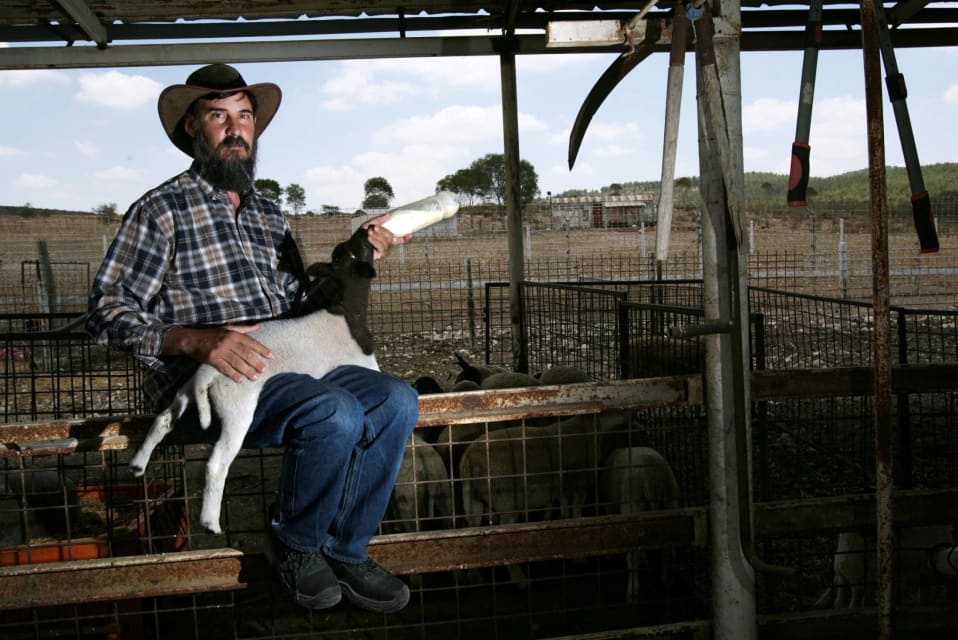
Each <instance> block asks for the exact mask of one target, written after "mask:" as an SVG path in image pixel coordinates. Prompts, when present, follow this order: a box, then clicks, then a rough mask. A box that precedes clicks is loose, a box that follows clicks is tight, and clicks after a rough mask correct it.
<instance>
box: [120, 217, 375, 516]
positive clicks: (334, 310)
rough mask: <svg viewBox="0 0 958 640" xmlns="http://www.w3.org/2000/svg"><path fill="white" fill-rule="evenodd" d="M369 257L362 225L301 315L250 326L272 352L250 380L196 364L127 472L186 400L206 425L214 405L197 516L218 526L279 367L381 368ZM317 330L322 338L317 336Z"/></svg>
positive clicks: (337, 253)
mask: <svg viewBox="0 0 958 640" xmlns="http://www.w3.org/2000/svg"><path fill="white" fill-rule="evenodd" d="M372 260H373V249H372V245H371V244H370V243H369V241H368V240H367V238H366V229H365V228H361V229H359V230H358V231H357V232H356V233H355V234H353V236H352V237H351V238H350V239H349V240H348V241H346V242H343V243H341V244H339V245H337V247H336V248H335V249H334V250H333V259H332V264H331V265H330V266H329V267H328V269H327V271H328V274H327V275H326V276H325V277H320V278H317V279H316V281H315V282H314V283H312V285H311V288H312V289H313V290H314V291H318V292H320V293H322V295H316V296H312V295H311V293H308V294H307V295H306V296H305V297H304V298H303V300H304V301H305V306H304V307H303V310H304V311H309V312H308V313H307V315H304V316H301V317H298V318H287V319H282V320H272V321H269V322H264V323H262V326H261V327H260V329H259V330H258V331H257V332H256V339H257V340H259V341H260V342H262V343H263V344H264V345H265V346H266V347H268V348H269V349H270V350H271V351H272V352H273V359H272V361H271V362H270V366H269V367H268V368H267V370H266V371H265V372H263V373H262V374H261V375H260V376H259V378H257V379H256V380H245V381H243V382H241V383H238V382H234V381H232V380H230V379H229V378H227V377H226V376H224V375H222V374H221V373H219V372H218V371H217V370H216V369H215V368H214V367H212V366H210V365H207V364H204V365H200V367H199V368H198V369H197V370H196V373H194V374H193V377H192V378H191V379H190V380H189V381H188V382H187V383H186V384H184V385H183V387H182V388H181V389H180V391H179V392H178V393H177V394H176V396H175V397H174V399H173V402H172V403H171V404H170V406H169V407H168V408H167V409H165V410H164V411H162V412H160V413H159V414H158V415H157V416H156V418H155V419H154V420H153V423H152V425H151V426H150V429H149V431H148V432H147V435H146V438H145V439H144V440H143V444H142V445H141V446H140V448H139V449H138V450H137V451H136V453H135V454H134V455H133V457H132V458H131V459H130V462H129V469H130V471H131V472H132V473H133V475H134V476H137V477H139V476H142V475H143V474H144V473H145V471H146V467H147V464H148V463H149V460H150V455H151V454H152V452H153V449H154V448H156V446H157V445H158V444H159V443H160V442H161V441H162V440H163V438H164V437H165V436H166V435H167V434H168V433H169V432H170V431H171V430H172V429H173V427H174V426H175V425H176V421H177V420H178V419H179V418H180V417H181V416H182V415H183V412H184V411H185V410H186V408H187V407H188V406H189V404H190V402H194V403H196V407H197V410H198V412H199V416H200V424H201V425H202V426H203V428H204V429H205V428H208V427H209V425H210V422H211V413H210V410H211V405H212V408H214V409H215V410H216V413H217V415H218V416H219V418H220V421H221V423H222V435H221V436H220V438H219V440H218V441H217V442H216V443H215V444H214V446H213V450H212V452H211V454H210V458H209V460H208V461H207V466H206V485H205V487H204V489H203V506H202V509H201V510H200V524H201V525H202V526H203V527H205V528H206V529H207V530H209V531H210V532H211V533H215V534H219V533H221V528H220V522H219V518H220V507H221V503H222V499H223V490H224V487H225V483H226V475H227V472H228V470H229V466H230V464H231V463H232V462H233V460H234V459H235V458H236V455H237V454H238V453H239V450H240V448H241V447H242V444H243V439H244V437H245V435H246V432H247V430H248V429H249V425H250V423H251V422H252V418H253V413H254V412H255V409H256V403H257V401H258V399H259V393H260V390H261V389H262V388H263V385H264V384H265V383H266V381H267V380H269V379H270V378H271V377H273V376H275V375H277V374H280V373H285V372H297V373H305V374H309V375H311V376H313V377H316V378H321V377H323V376H324V375H326V374H327V373H329V372H330V371H332V370H333V369H335V368H336V367H339V366H342V365H346V364H354V365H359V366H363V367H367V368H370V369H375V370H379V365H378V364H377V362H376V357H375V355H374V354H373V340H372V335H371V334H370V332H369V329H368V327H367V325H366V307H367V302H368V298H369V286H370V283H371V280H372V278H373V277H374V276H375V270H374V269H373V267H372ZM340 285H341V287H340ZM340 288H341V293H342V297H343V299H342V302H341V303H338V304H334V305H331V306H329V307H328V308H325V309H318V310H315V309H310V307H309V305H310V302H312V301H313V300H314V299H317V298H321V299H322V302H321V303H320V304H325V303H326V302H328V297H329V296H330V295H336V294H337V293H338V292H339V291H340ZM330 292H333V294H330ZM317 336H321V337H322V339H321V340H316V337H317Z"/></svg>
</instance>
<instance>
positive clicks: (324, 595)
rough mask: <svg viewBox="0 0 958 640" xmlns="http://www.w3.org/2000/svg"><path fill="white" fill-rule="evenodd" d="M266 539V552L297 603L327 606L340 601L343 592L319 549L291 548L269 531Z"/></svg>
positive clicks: (324, 607)
mask: <svg viewBox="0 0 958 640" xmlns="http://www.w3.org/2000/svg"><path fill="white" fill-rule="evenodd" d="M269 542H270V544H268V545H267V547H266V555H267V557H268V558H269V561H270V564H271V565H273V567H275V568H276V570H277V571H278V572H279V579H280V582H282V583H283V586H284V587H285V588H286V590H287V591H288V592H289V593H290V595H292V596H293V600H294V601H295V602H296V604H298V605H300V606H303V607H306V608H308V609H328V608H330V607H332V606H335V605H336V604H338V603H339V601H340V600H341V599H342V597H343V592H342V590H341V589H340V588H339V582H338V581H337V579H336V575H335V574H334V573H333V571H332V569H330V568H329V565H328V564H326V560H325V558H324V557H323V554H322V553H321V552H319V551H313V552H308V553H307V552H303V551H296V550H295V549H290V548H289V547H287V546H286V545H284V544H283V543H282V542H280V541H279V540H278V539H277V538H276V536H274V535H272V534H270V536H269Z"/></svg>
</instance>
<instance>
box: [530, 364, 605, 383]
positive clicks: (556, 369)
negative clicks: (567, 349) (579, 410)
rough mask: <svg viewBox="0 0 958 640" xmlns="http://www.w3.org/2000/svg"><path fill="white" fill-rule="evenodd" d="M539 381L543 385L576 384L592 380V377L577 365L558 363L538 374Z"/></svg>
mask: <svg viewBox="0 0 958 640" xmlns="http://www.w3.org/2000/svg"><path fill="white" fill-rule="evenodd" d="M539 382H540V383H541V384H543V385H554V384H577V383H580V382H593V378H592V376H590V375H589V374H588V373H586V372H585V371H583V370H582V369H580V368H579V367H573V366H571V365H565V364H559V365H555V366H553V367H549V368H548V369H546V370H545V371H543V372H542V373H541V374H539Z"/></svg>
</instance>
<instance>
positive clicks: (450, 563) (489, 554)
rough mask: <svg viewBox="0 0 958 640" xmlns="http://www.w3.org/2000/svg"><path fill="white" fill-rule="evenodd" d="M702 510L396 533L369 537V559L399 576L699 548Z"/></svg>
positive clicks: (703, 534)
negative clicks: (646, 550) (643, 551)
mask: <svg viewBox="0 0 958 640" xmlns="http://www.w3.org/2000/svg"><path fill="white" fill-rule="evenodd" d="M706 518H707V516H706V513H705V509H695V508H692V509H683V510H675V511H668V512H666V511H662V512H646V513H642V514H637V515H623V516H602V517H596V518H581V519H578V520H557V521H551V522H548V521H547V522H535V523H525V524H510V525H500V526H495V527H481V528H470V529H452V530H447V531H430V532H428V533H400V534H393V535H388V536H378V537H376V538H373V539H372V541H371V542H370V544H369V555H370V556H371V557H373V558H374V559H375V560H376V561H377V562H379V563H380V564H381V565H383V566H384V567H386V568H387V569H389V570H390V571H392V572H394V573H398V574H410V573H428V572H435V571H453V570H458V569H472V568H476V567H490V566H496V565H503V564H518V563H525V562H539V561H546V560H560V559H564V558H586V557H590V556H600V555H609V554H614V553H624V552H626V551H629V550H631V549H635V548H638V547H641V548H643V549H655V548H666V547H674V546H690V545H695V546H703V545H704V544H705V543H706V537H707V533H706V532H707V520H706Z"/></svg>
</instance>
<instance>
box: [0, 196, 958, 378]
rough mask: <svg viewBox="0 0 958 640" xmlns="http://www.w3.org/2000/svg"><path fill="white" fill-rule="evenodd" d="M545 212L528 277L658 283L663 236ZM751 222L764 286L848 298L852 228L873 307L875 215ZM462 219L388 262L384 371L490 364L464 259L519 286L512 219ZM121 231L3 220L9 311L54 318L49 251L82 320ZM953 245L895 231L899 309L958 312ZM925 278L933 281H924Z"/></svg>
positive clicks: (687, 255)
mask: <svg viewBox="0 0 958 640" xmlns="http://www.w3.org/2000/svg"><path fill="white" fill-rule="evenodd" d="M545 214H546V211H545V210H544V209H542V208H540V209H537V208H535V207H531V208H530V210H529V212H528V213H527V223H526V224H525V226H524V234H523V243H524V248H525V251H524V261H525V266H526V273H527V277H530V278H532V279H537V278H539V279H541V278H545V279H571V280H576V279H582V278H599V279H610V280H615V279H619V280H625V279H648V278H651V277H653V276H654V273H655V271H654V258H653V254H654V247H655V228H654V227H647V228H644V229H642V228H620V229H581V230H566V229H564V228H562V227H561V226H557V225H556V224H555V223H554V222H553V221H552V220H550V219H549V218H548V217H547V216H546V215H545ZM751 221H752V231H753V250H752V251H753V252H752V254H751V255H750V270H751V271H752V277H751V280H750V281H751V283H752V284H757V285H760V286H761V285H764V286H770V287H773V288H779V289H789V290H792V289H794V290H797V291H802V292H804V293H814V294H818V295H826V296H836V297H837V296H838V295H839V294H840V291H839V288H838V275H837V274H838V273H839V265H838V253H839V251H838V248H839V232H840V228H842V227H843V229H844V238H845V241H846V248H847V255H848V256H849V259H848V262H849V265H850V266H849V278H848V281H849V291H848V295H849V297H852V298H856V299H864V300H867V299H868V297H869V296H870V295H871V278H870V260H871V258H870V245H871V236H870V233H869V230H868V228H867V226H866V224H865V223H866V222H867V221H866V220H864V219H863V218H861V217H860V218H857V219H855V220H851V219H849V220H845V221H844V222H843V223H840V222H839V220H837V219H835V218H832V217H829V216H827V215H823V214H819V215H817V216H815V218H814V225H813V217H812V216H811V215H809V214H808V212H806V211H804V210H795V211H794V212H790V213H789V215H788V216H787V217H783V216H779V217H771V216H768V215H766V214H763V213H761V212H754V213H752V214H751ZM458 222H459V235H458V236H457V237H428V236H423V237H417V238H415V239H414V241H413V242H412V243H410V244H408V245H406V246H404V247H401V248H399V249H397V250H396V251H394V252H393V254H392V255H391V256H390V257H389V258H388V259H386V260H385V261H383V262H381V263H379V264H378V265H377V269H378V270H379V272H380V278H378V280H377V284H378V285H380V286H386V287H389V288H390V289H391V292H390V293H389V295H388V296H382V297H380V298H378V299H377V301H376V302H374V308H373V312H372V313H373V317H372V322H373V325H374V330H375V331H376V333H377V335H378V336H379V337H381V338H382V337H386V338H387V339H385V340H383V339H380V340H379V345H378V348H379V352H380V362H381V364H382V366H383V368H384V369H385V370H387V371H390V372H392V373H394V374H396V375H398V376H400V377H403V378H404V379H406V380H408V381H410V382H411V381H412V380H414V379H415V378H416V377H417V376H419V375H427V374H428V375H432V376H434V377H436V378H437V379H440V380H442V381H446V380H449V379H450V378H451V377H452V376H453V375H454V374H455V373H456V372H457V370H458V369H457V367H456V365H455V363H454V359H453V356H452V353H451V351H452V350H453V349H463V348H464V347H463V345H467V346H466V351H467V352H469V354H470V355H471V356H473V357H474V358H476V359H479V358H481V357H482V354H481V352H480V351H479V349H481V348H482V346H483V344H482V340H481V339H482V337H483V336H482V334H481V332H480V333H479V338H480V340H479V341H478V342H477V343H471V342H469V341H468V340H466V339H465V338H464V336H463V335H462V334H463V329H462V327H463V326H464V325H465V324H466V323H465V322H464V321H463V320H462V318H463V316H465V315H466V312H465V308H466V304H465V302H464V300H465V296H464V295H463V294H462V293H461V291H458V290H456V288H457V287H461V285H460V283H461V282H462V281H463V279H464V275H463V273H464V269H463V264H464V262H466V261H467V260H468V261H469V263H470V269H471V270H472V273H471V276H472V277H473V278H474V283H473V284H474V286H476V287H481V283H482V282H485V281H499V282H501V281H506V280H507V279H508V268H507V265H508V244H507V238H506V234H505V231H504V224H503V220H502V218H501V217H496V216H492V215H482V214H478V213H473V212H471V211H469V210H463V211H462V212H461V213H460V214H459V216H458ZM291 224H292V226H293V230H294V233H295V235H296V237H297V239H298V240H299V242H300V244H301V247H302V251H303V254H304V258H305V259H306V261H307V262H312V261H317V260H323V259H325V258H326V257H327V256H328V255H329V252H330V250H331V249H332V246H333V245H334V244H335V243H336V242H338V241H340V240H341V239H343V238H345V237H347V236H348V235H349V233H350V219H349V218H348V217H335V218H329V217H313V216H309V217H306V216H302V217H296V218H293V219H292V221H291ZM116 227H117V221H116V220H115V219H114V220H103V219H101V218H99V217H97V216H95V215H93V214H56V215H50V216H39V215H38V216H35V217H29V218H23V217H20V216H14V215H4V216H0V313H11V312H29V313H37V312H40V311H42V306H41V304H40V301H41V300H43V297H42V295H40V291H39V287H38V285H37V282H38V277H39V276H40V275H41V274H38V269H37V260H38V258H39V256H40V243H41V242H42V243H44V244H45V247H46V251H47V253H48V255H49V258H50V260H51V261H52V262H53V263H55V264H56V269H57V271H56V272H57V274H58V275H57V278H58V281H57V282H56V283H55V284H56V290H57V295H58V296H59V298H60V300H61V304H62V305H63V306H62V307H61V310H62V311H69V312H76V313H79V312H82V310H83V308H84V306H85V294H86V287H87V286H88V283H89V279H90V278H92V277H93V274H94V273H95V271H96V268H97V265H98V264H99V261H100V258H101V256H102V255H103V251H104V249H105V247H106V245H107V243H109V241H110V240H111V238H112V236H113V234H114V233H115V231H116ZM699 235H700V234H699V231H698V220H697V216H696V214H695V213H694V212H679V213H678V214H677V216H676V219H675V221H674V223H673V233H672V243H671V248H670V256H669V263H668V265H667V267H668V271H667V275H668V277H671V278H696V277H700V268H701V264H700V262H699ZM941 236H942V238H941V239H942V247H943V249H942V251H941V252H940V253H938V254H926V255H923V256H922V255H920V254H919V253H918V251H917V242H916V238H915V234H914V232H913V230H912V229H911V226H910V221H895V222H894V223H893V224H892V229H891V233H890V240H889V242H890V254H891V257H892V268H893V270H894V272H896V273H905V274H908V275H905V276H894V275H893V277H892V283H891V284H892V294H893V301H895V302H898V303H901V304H913V303H914V301H915V299H914V298H913V296H914V295H915V294H916V293H918V292H920V293H921V295H923V296H926V297H927V300H928V301H925V299H922V303H923V304H924V305H925V306H935V307H938V308H952V307H954V306H956V304H955V303H956V298H955V296H956V294H955V292H954V288H953V286H952V283H953V281H954V276H953V275H952V274H951V272H952V271H953V270H954V269H955V267H956V261H955V256H956V252H955V250H954V248H953V246H949V238H948V236H947V228H946V229H944V230H942V231H941ZM923 272H926V273H928V274H931V275H928V276H922V275H921V273H923ZM916 274H918V275H916ZM934 274H937V275H934ZM477 295H478V294H477ZM25 301H27V302H25ZM377 303H378V307H379V308H378V309H377V308H376V306H377ZM478 313H479V311H475V314H476V316H477V320H476V321H477V322H478V323H479V325H480V329H481V323H482V320H481V318H478ZM377 314H379V315H377ZM450 344H454V345H455V346H454V347H450Z"/></svg>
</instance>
